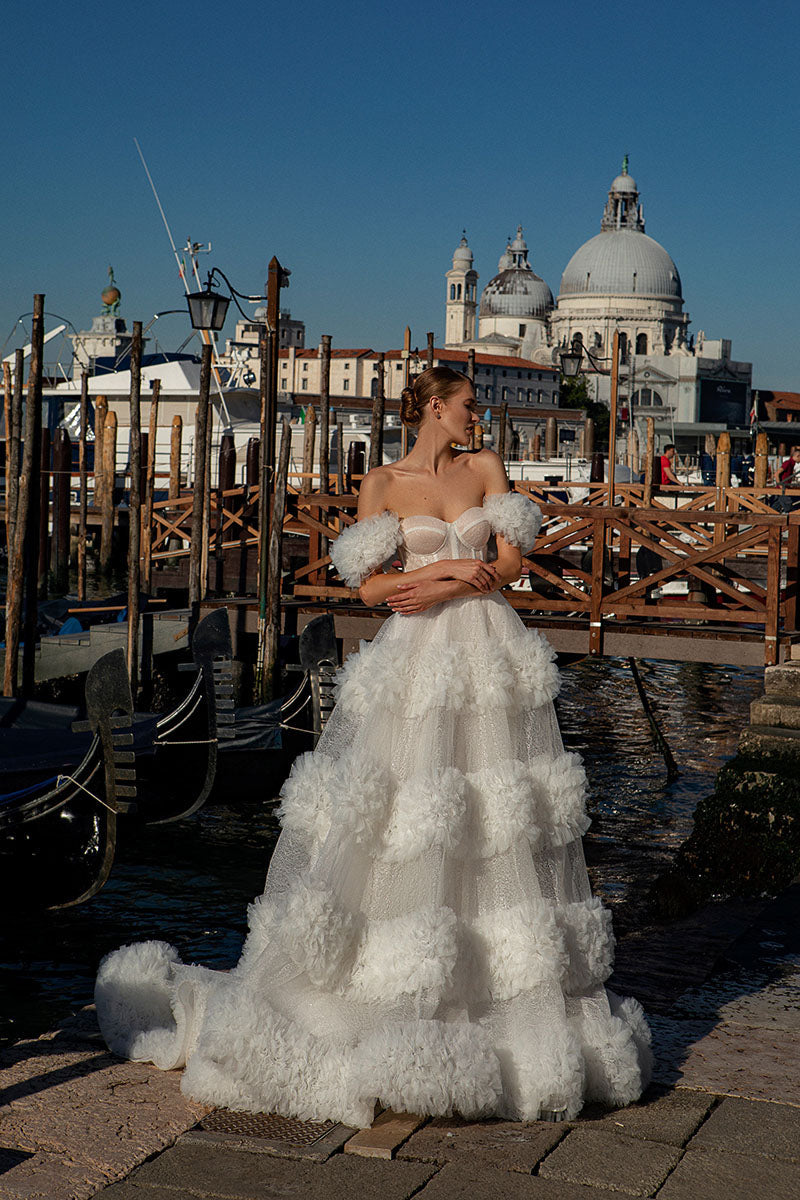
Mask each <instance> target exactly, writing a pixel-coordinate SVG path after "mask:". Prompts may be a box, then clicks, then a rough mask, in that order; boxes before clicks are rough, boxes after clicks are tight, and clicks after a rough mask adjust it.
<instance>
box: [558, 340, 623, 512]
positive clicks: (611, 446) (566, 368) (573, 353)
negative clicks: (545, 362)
mask: <svg viewBox="0 0 800 1200" xmlns="http://www.w3.org/2000/svg"><path fill="white" fill-rule="evenodd" d="M584 354H585V355H586V357H587V358H588V360H589V362H590V363H591V364H592V366H593V367H597V368H598V369H601V368H600V367H599V364H600V363H606V362H609V361H610V362H611V404H610V408H611V412H610V415H609V429H608V505H609V507H610V508H611V507H613V504H614V466H615V459H616V445H617V405H618V402H619V329H615V330H614V340H613V342H612V344H611V358H610V359H608V358H598V357H597V356H596V355H595V354H592V352H591V350H589V349H587V347H586V346H584V345H583V343H582V341H581V340H580V338H578V337H574V338H573V339H572V346H571V347H570V349H569V350H563V351H562V352H561V353H560V354H559V358H560V359H561V372H562V374H563V375H566V376H567V378H568V379H570V378H571V379H574V378H575V376H576V375H578V374H579V372H580V369H581V362H582V361H583V356H584Z"/></svg>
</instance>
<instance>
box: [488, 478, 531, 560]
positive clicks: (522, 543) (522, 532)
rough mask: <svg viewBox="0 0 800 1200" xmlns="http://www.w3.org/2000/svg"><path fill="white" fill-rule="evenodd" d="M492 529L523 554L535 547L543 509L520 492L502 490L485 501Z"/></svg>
mask: <svg viewBox="0 0 800 1200" xmlns="http://www.w3.org/2000/svg"><path fill="white" fill-rule="evenodd" d="M483 507H484V510H485V512H486V514H487V516H488V517H489V521H490V522H491V526H492V529H493V531H494V532H495V533H498V534H499V535H500V537H501V538H504V539H505V540H506V541H507V542H510V544H511V545H512V546H519V548H520V550H521V551H522V553H523V554H528V553H529V552H530V551H531V550H532V549H533V543H534V542H535V541H536V535H537V534H538V532H539V528H540V526H541V524H542V510H541V509H540V508H539V506H538V504H534V503H533V501H532V500H529V499H528V497H527V496H521V495H520V493H519V492H500V493H498V494H497V495H494V496H487V497H486V498H485V500H484V502H483Z"/></svg>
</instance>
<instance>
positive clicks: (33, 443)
mask: <svg viewBox="0 0 800 1200" xmlns="http://www.w3.org/2000/svg"><path fill="white" fill-rule="evenodd" d="M43 354H44V295H43V294H42V293H38V294H37V295H36V296H34V298H33V325H32V329H31V361H30V367H29V371H28V400H27V404H26V406H25V451H24V458H23V466H22V472H23V473H22V478H21V480H20V507H19V523H20V536H19V537H18V539H17V542H18V546H19V549H20V551H22V549H23V543H24V559H25V601H24V603H25V618H24V623H23V634H22V636H23V639H24V646H23V649H22V694H23V696H25V697H30V696H32V695H33V688H34V683H35V681H36V627H37V625H38V621H39V604H38V591H39V545H40V538H39V512H40V508H41V502H40V495H41V493H40V472H41V463H42V359H43ZM24 486H27V504H26V511H25V516H24V517H23V516H22V488H23V487H24ZM20 574H22V572H21V571H20ZM20 599H21V596H20ZM17 646H19V643H17ZM14 666H15V668H16V663H15V664H14ZM15 674H16V670H15ZM12 694H14V693H12Z"/></svg>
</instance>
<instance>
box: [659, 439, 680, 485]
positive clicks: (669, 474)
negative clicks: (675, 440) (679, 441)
mask: <svg viewBox="0 0 800 1200" xmlns="http://www.w3.org/2000/svg"><path fill="white" fill-rule="evenodd" d="M674 462H675V447H674V445H673V444H672V442H667V444H666V446H665V447H664V453H663V454H662V455H661V486H662V487H668V486H669V485H670V484H676V485H677V486H678V487H680V482H681V481H680V479H678V476H677V475H676V474H675V470H674V467H673V463H674Z"/></svg>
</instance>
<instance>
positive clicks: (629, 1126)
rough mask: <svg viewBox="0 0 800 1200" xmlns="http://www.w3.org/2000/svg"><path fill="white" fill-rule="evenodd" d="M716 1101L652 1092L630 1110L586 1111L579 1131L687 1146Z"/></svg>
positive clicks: (682, 1091)
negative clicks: (587, 1130)
mask: <svg viewBox="0 0 800 1200" xmlns="http://www.w3.org/2000/svg"><path fill="white" fill-rule="evenodd" d="M714 1101H715V1097H714V1096H712V1095H708V1094H707V1093H704V1092H690V1091H687V1090H685V1089H683V1088H678V1089H676V1090H675V1091H665V1090H664V1089H662V1088H650V1089H649V1090H648V1092H646V1093H645V1096H644V1098H643V1099H642V1100H640V1101H639V1102H638V1104H630V1105H628V1107H627V1108H618V1109H614V1110H613V1111H611V1112H609V1111H608V1109H605V1108H604V1109H600V1108H594V1107H592V1108H585V1109H584V1110H583V1112H582V1113H581V1115H580V1117H579V1118H578V1125H579V1127H581V1128H582V1127H589V1128H590V1129H593V1130H595V1129H603V1130H606V1129H608V1130H611V1131H613V1132H615V1133H624V1134H626V1135H627V1136H628V1137H636V1138H644V1139H645V1140H646V1141H649V1142H664V1143H666V1144H667V1145H671V1146H685V1145H686V1143H687V1142H688V1140H689V1138H690V1137H691V1136H692V1134H693V1133H694V1132H695V1130H697V1129H698V1128H699V1127H700V1125H701V1123H702V1122H703V1121H704V1120H705V1118H706V1117H707V1116H708V1113H709V1111H710V1109H711V1107H712V1105H713V1104H714Z"/></svg>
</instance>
